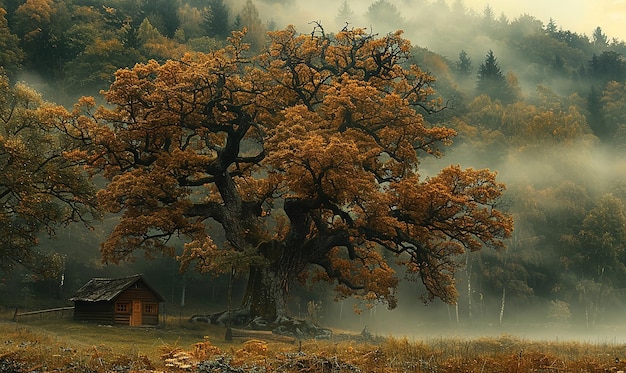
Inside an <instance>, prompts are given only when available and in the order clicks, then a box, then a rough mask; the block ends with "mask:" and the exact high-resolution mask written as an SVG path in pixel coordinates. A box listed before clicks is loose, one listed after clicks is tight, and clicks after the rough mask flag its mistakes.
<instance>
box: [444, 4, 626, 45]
mask: <svg viewBox="0 0 626 373" xmlns="http://www.w3.org/2000/svg"><path fill="white" fill-rule="evenodd" d="M447 1H448V4H451V3H453V2H454V1H453V0H447ZM464 3H465V6H466V7H467V8H471V9H474V10H475V11H476V12H482V10H483V9H485V7H486V6H487V4H488V5H489V6H491V8H492V9H493V11H494V13H495V15H496V18H497V17H499V16H500V14H502V13H504V14H505V15H506V16H507V18H509V20H513V19H515V18H517V17H518V16H520V15H521V14H524V13H528V14H529V15H531V16H534V17H535V18H537V19H539V20H540V21H542V22H543V23H544V24H546V23H548V21H549V20H550V17H552V19H554V21H555V22H556V24H557V25H558V26H560V27H562V28H563V29H564V30H569V31H573V32H577V33H579V34H585V35H587V36H589V37H591V35H592V33H593V30H594V29H595V28H596V27H598V26H600V27H601V28H602V31H603V32H604V34H605V35H607V36H608V37H609V38H614V37H615V38H618V39H621V40H624V41H626V0H525V1H511V0H464Z"/></svg>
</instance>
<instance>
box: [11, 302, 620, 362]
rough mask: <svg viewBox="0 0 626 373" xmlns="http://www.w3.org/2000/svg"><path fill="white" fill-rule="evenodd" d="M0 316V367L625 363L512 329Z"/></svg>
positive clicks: (588, 345) (600, 346) (599, 346)
mask: <svg viewBox="0 0 626 373" xmlns="http://www.w3.org/2000/svg"><path fill="white" fill-rule="evenodd" d="M0 316H1V317H0V373H5V372H7V373H8V372H233V373H235V372H381V373H382V372H477V373H478V372H481V373H482V372H620V371H625V370H626V345H624V344H622V343H618V342H615V341H606V342H594V343H592V342H573V341H556V340H555V341H535V340H524V339H518V338H515V337H512V336H510V335H501V336H498V337H481V338H458V337H449V338H448V337H438V338H427V339H424V340H417V339H409V338H406V337H391V336H381V337H377V336H375V337H372V338H363V337H362V336H361V335H359V334H348V333H344V332H342V331H336V333H335V337H333V339H331V340H303V341H287V342H286V341H284V340H278V339H277V338H273V337H272V336H271V335H267V334H259V335H256V336H255V335H251V336H248V337H244V338H242V337H237V338H234V340H233V341H230V342H228V341H225V339H224V336H225V329H224V328H222V327H217V326H211V325H206V324H198V323H189V322H187V321H186V318H184V317H168V318H167V319H166V320H165V323H164V325H163V326H161V327H158V328H130V327H111V326H99V325H95V324H89V323H79V322H74V321H72V320H69V319H67V318H64V319H58V318H56V319H55V318H44V319H39V318H32V319H31V320H23V321H19V322H17V323H16V322H13V321H12V316H13V315H12V314H8V313H7V314H2V315H0ZM622 356H623V357H624V358H623V359H622V358H620V357H622ZM622 360H624V361H622Z"/></svg>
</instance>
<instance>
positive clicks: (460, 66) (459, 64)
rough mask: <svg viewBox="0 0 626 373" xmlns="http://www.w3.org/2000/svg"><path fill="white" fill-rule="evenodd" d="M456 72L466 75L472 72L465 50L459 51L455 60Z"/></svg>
mask: <svg viewBox="0 0 626 373" xmlns="http://www.w3.org/2000/svg"><path fill="white" fill-rule="evenodd" d="M455 68H456V72H457V73H459V74H460V75H462V76H467V75H469V74H470V73H471V72H472V60H471V59H470V58H469V56H468V55H467V52H465V50H461V52H460V53H459V59H458V61H456V62H455Z"/></svg>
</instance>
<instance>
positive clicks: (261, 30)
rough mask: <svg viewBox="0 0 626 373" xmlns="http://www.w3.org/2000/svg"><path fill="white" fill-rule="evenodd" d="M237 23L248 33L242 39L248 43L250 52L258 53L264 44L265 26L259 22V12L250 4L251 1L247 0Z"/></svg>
mask: <svg viewBox="0 0 626 373" xmlns="http://www.w3.org/2000/svg"><path fill="white" fill-rule="evenodd" d="M239 22H241V26H242V27H245V28H246V29H247V30H248V33H247V34H246V36H245V37H244V41H245V42H246V43H250V48H251V50H252V51H257V52H258V51H259V50H261V48H262V47H263V44H264V43H265V33H266V31H267V30H266V29H265V25H263V22H261V18H260V17H259V10H258V9H257V7H256V6H255V5H254V4H253V3H252V0H247V1H246V3H245V4H244V6H243V9H242V10H241V13H240V14H239Z"/></svg>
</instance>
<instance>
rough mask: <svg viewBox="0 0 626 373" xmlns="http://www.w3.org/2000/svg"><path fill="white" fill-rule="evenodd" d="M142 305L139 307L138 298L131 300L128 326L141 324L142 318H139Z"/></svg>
mask: <svg viewBox="0 0 626 373" xmlns="http://www.w3.org/2000/svg"><path fill="white" fill-rule="evenodd" d="M142 311H143V310H142V307H141V301H140V300H134V301H133V310H132V313H131V315H130V326H141V324H142V322H143V321H142V319H141V314H142Z"/></svg>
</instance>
